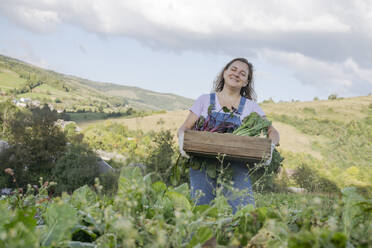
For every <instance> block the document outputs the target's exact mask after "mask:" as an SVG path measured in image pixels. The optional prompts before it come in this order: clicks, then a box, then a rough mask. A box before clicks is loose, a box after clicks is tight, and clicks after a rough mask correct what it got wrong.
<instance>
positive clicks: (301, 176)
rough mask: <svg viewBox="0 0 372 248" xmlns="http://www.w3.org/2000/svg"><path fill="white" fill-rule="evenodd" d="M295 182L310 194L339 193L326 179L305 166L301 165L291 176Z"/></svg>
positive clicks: (334, 185) (333, 184) (335, 186)
mask: <svg viewBox="0 0 372 248" xmlns="http://www.w3.org/2000/svg"><path fill="white" fill-rule="evenodd" d="M292 177H293V179H294V180H295V182H296V183H297V184H298V185H299V186H300V187H301V188H305V189H306V190H308V191H310V192H324V193H339V192H340V190H339V189H338V187H337V185H336V184H335V183H333V182H332V181H330V180H329V179H327V178H324V177H320V176H319V175H318V174H317V173H316V171H314V170H312V169H311V168H310V167H309V166H307V165H306V164H301V165H300V166H299V167H298V168H297V169H296V171H295V173H294V174H293V175H292Z"/></svg>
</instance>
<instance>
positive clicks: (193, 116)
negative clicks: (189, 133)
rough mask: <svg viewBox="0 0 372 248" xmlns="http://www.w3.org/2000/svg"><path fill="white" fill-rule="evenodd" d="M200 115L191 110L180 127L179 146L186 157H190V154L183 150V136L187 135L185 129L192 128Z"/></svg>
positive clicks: (178, 134) (178, 133)
mask: <svg viewBox="0 0 372 248" xmlns="http://www.w3.org/2000/svg"><path fill="white" fill-rule="evenodd" d="M198 118H199V117H198V116H197V115H196V114H194V113H193V112H191V111H190V113H189V115H188V116H187V118H186V120H185V122H184V123H183V125H182V126H181V127H180V128H179V129H178V132H177V136H178V147H179V150H180V153H181V156H183V157H185V158H189V157H190V156H189V155H188V154H187V153H186V152H185V151H184V150H183V138H184V135H185V130H189V129H191V128H192V127H193V126H194V125H195V122H196V121H197V120H198Z"/></svg>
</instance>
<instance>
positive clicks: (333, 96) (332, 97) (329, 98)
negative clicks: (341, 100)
mask: <svg viewBox="0 0 372 248" xmlns="http://www.w3.org/2000/svg"><path fill="white" fill-rule="evenodd" d="M336 99H337V95H336V94H331V95H329V96H328V100H336Z"/></svg>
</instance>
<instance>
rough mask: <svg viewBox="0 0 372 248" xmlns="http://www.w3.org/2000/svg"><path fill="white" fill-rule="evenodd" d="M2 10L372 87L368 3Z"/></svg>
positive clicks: (174, 2)
mask: <svg viewBox="0 0 372 248" xmlns="http://www.w3.org/2000/svg"><path fill="white" fill-rule="evenodd" d="M1 13H2V14H3V15H5V16H7V17H8V18H9V19H10V20H12V21H14V22H15V23H17V24H18V25H20V26H23V27H24V28H26V29H29V30H33V31H35V32H44V33H45V32H52V31H53V30H55V29H56V28H57V27H58V25H59V24H61V23H69V24H72V25H76V26H80V27H82V28H84V29H85V30H88V31H90V32H94V33H97V34H99V35H103V36H111V35H123V36H127V37H130V38H133V39H136V40H137V41H139V42H141V43H142V44H145V45H147V46H151V47H153V48H157V49H159V48H160V49H167V50H173V51H182V50H195V51H197V52H204V53H223V54H228V55H230V56H249V57H250V56H261V57H262V58H265V59H272V60H274V61H278V62H280V63H281V64H285V65H286V66H289V67H290V68H292V70H293V71H295V75H296V77H297V78H298V79H299V80H301V82H303V83H306V84H312V85H316V86H318V87H322V86H324V85H323V83H325V82H326V83H327V84H330V85H332V88H334V89H338V90H340V89H342V87H344V88H345V89H349V88H350V89H351V90H354V91H360V90H358V89H355V88H356V87H353V86H354V85H358V87H357V88H361V89H364V90H365V89H366V88H367V90H369V91H371V70H370V69H369V68H372V33H371V30H372V1H371V0H353V1H332V0H304V1H297V0H282V1H277V0H267V1H260V0H251V1H246V0H219V1H214V0H203V1H199V0H185V1H181V0H157V1H153V0H136V1H121V0H33V1H28V0H2V1H1V2H0V14H1ZM268 51H269V52H268Z"/></svg>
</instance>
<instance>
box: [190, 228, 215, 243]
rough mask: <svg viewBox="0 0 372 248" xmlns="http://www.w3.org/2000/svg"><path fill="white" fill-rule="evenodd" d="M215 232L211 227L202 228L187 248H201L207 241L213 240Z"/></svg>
mask: <svg viewBox="0 0 372 248" xmlns="http://www.w3.org/2000/svg"><path fill="white" fill-rule="evenodd" d="M212 236H213V232H212V229H211V228H209V227H200V228H199V229H198V230H197V231H196V233H195V234H194V235H193V237H192V239H191V241H190V243H189V244H188V246H187V247H189V248H191V247H195V246H198V245H199V246H200V245H202V244H204V243H205V242H206V241H207V240H209V239H210V238H212Z"/></svg>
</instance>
